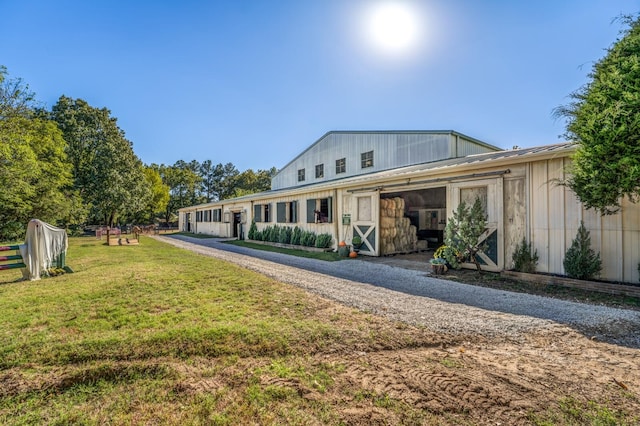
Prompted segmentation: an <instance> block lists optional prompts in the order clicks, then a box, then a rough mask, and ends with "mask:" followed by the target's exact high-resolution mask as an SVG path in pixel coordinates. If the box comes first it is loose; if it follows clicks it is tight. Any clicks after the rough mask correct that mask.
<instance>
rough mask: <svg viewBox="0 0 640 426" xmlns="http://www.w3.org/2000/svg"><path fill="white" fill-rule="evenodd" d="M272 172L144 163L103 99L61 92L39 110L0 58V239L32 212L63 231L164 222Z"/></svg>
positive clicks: (19, 230)
mask: <svg viewBox="0 0 640 426" xmlns="http://www.w3.org/2000/svg"><path fill="white" fill-rule="evenodd" d="M276 171H277V170H276V168H275V167H273V168H271V169H269V170H257V171H254V170H252V169H248V170H245V171H243V172H240V171H239V170H238V169H237V168H236V167H235V166H234V165H233V164H232V163H227V164H222V163H220V164H214V163H213V162H212V161H211V160H205V161H203V162H202V163H200V162H198V161H197V160H192V161H190V162H186V161H183V160H179V161H176V162H175V163H174V164H173V165H164V164H159V165H158V164H150V165H146V164H144V163H143V162H142V161H141V160H140V158H138V156H137V155H136V154H135V152H134V150H133V143H132V142H131V141H129V140H128V139H127V138H126V137H125V132H124V131H123V130H122V129H120V127H119V126H118V123H117V119H116V118H115V117H113V116H112V115H111V111H109V110H108V109H107V108H97V107H94V106H91V105H89V104H88V103H87V102H86V101H84V100H82V99H73V98H69V97H67V96H64V95H63V96H60V98H59V99H58V101H57V102H56V104H55V105H54V106H53V107H52V108H51V109H50V110H48V109H46V108H44V107H43V106H42V103H41V102H39V101H38V100H37V99H36V96H35V94H34V93H33V92H31V91H30V89H29V86H28V85H27V84H26V83H24V81H23V80H22V79H20V78H11V77H10V76H9V73H8V71H7V69H6V67H4V66H0V241H10V240H19V239H21V238H23V237H24V233H25V230H26V225H27V223H28V222H29V220H30V219H33V218H38V219H41V220H44V221H46V222H49V223H52V224H56V225H58V226H61V227H65V228H67V229H69V230H82V228H83V227H84V226H85V225H86V224H96V225H108V226H114V225H115V224H118V223H120V224H125V223H139V224H142V223H153V222H155V223H158V222H164V223H167V224H168V223H171V222H175V221H176V220H177V217H176V213H177V210H178V209H179V208H181V207H185V206H189V205H194V204H200V203H205V202H212V201H218V200H224V199H227V198H233V197H238V196H242V195H246V194H250V193H255V192H261V191H266V190H268V189H270V187H271V177H272V176H273V175H274V174H275V173H276Z"/></svg>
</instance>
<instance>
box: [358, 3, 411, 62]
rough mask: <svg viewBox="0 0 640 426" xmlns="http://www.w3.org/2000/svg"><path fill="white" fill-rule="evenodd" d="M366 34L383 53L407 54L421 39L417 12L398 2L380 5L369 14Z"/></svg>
mask: <svg viewBox="0 0 640 426" xmlns="http://www.w3.org/2000/svg"><path fill="white" fill-rule="evenodd" d="M366 32H367V37H368V39H370V40H371V42H372V43H373V44H374V45H375V47H376V48H377V49H378V50H380V51H382V52H383V53H387V54H402V53H406V52H407V51H410V50H411V49H412V48H414V47H415V45H416V44H417V42H418V39H419V35H420V34H419V33H420V31H419V23H418V14H417V11H416V10H414V9H413V8H411V7H410V6H409V5H408V4H406V3H402V2H398V1H387V2H384V3H378V4H376V5H374V6H373V7H372V8H371V9H370V11H369V13H368V16H367V19H366Z"/></svg>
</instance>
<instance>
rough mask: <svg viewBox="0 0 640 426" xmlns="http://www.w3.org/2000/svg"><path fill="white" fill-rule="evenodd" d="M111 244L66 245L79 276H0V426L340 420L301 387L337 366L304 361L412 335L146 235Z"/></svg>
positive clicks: (320, 388) (311, 386) (83, 241)
mask: <svg viewBox="0 0 640 426" xmlns="http://www.w3.org/2000/svg"><path fill="white" fill-rule="evenodd" d="M103 243H104V242H103V241H97V240H95V239H94V238H72V239H70V248H69V252H68V257H67V264H68V265H70V266H71V267H72V268H73V269H74V270H75V273H73V274H65V275H62V276H58V277H55V278H46V279H42V280H39V281H33V282H29V281H27V282H15V281H14V280H15V279H17V278H19V277H20V276H21V275H20V273H19V272H16V271H6V272H4V273H3V274H2V275H0V324H1V327H0V424H42V423H48V424H70V423H73V424H98V423H111V424H130V423H147V422H151V423H162V424H176V425H177V424H198V423H200V424H249V423H253V422H257V423H270V422H275V423H280V422H286V423H298V424H305V423H308V422H309V421H310V419H315V420H314V421H317V420H321V421H322V422H328V423H333V422H335V421H336V419H337V417H336V413H335V412H334V410H333V409H332V408H331V407H330V406H327V405H325V404H322V403H320V402H317V401H314V400H313V399H307V398H304V397H303V392H302V391H300V389H305V391H308V392H312V393H318V392H325V391H326V390H327V388H329V387H331V385H332V375H333V374H334V373H335V372H336V371H339V370H340V369H341V368H342V367H341V366H340V365H336V364H325V363H322V362H310V361H308V359H307V357H308V356H310V355H311V354H313V353H316V352H318V351H328V352H336V351H341V350H343V349H344V348H346V347H348V346H350V345H355V346H358V345H360V347H362V348H363V349H368V348H370V347H375V346H379V345H391V346H393V345H394V344H397V345H403V344H404V343H403V342H402V341H403V339H407V342H405V343H407V344H408V343H409V342H413V341H414V339H415V336H412V335H409V334H408V335H407V336H404V337H403V336H397V335H395V333H393V329H392V328H389V329H387V331H384V330H383V329H380V330H377V331H374V330H372V329H371V324H372V323H375V322H378V321H379V320H378V319H376V318H373V317H372V316H370V315H367V314H364V313H358V312H353V311H352V310H350V309H347V308H344V309H340V308H339V307H337V306H333V305H332V304H328V303H327V302H325V301H320V300H318V299H314V298H311V297H310V296H308V295H306V294H305V293H304V292H302V291H300V290H297V289H292V288H290V287H288V286H285V285H282V284H279V283H277V282H275V281H273V280H270V279H268V278H265V277H263V276H260V275H258V274H256V273H253V272H249V271H246V270H243V269H241V268H239V267H237V266H233V265H230V264H227V263H223V262H220V261H217V260H215V259H211V258H207V257H203V256H197V255H194V254H192V253H190V252H186V251H181V250H179V249H176V248H173V247H171V246H168V245H165V244H163V243H160V242H157V241H156V240H153V239H151V238H144V237H143V238H142V241H141V244H140V245H139V246H116V247H108V246H105V245H103ZM12 281H14V282H12ZM343 314H347V315H348V317H349V323H348V324H340V320H341V317H342V316H343ZM423 337H425V338H426V337H429V336H423ZM396 340H397V341H396ZM265 377H272V379H270V380H271V381H269V380H267V382H266V383H265V382H264V380H265ZM279 380H282V381H286V380H290V381H293V382H295V383H298V384H297V385H296V387H293V388H291V387H286V386H280V385H279Z"/></svg>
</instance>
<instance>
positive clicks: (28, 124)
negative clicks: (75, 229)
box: [0, 67, 81, 241]
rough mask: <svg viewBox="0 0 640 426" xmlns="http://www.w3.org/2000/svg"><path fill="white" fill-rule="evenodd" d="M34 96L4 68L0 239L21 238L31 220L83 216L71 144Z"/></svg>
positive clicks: (0, 79) (0, 74)
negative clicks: (39, 109)
mask: <svg viewBox="0 0 640 426" xmlns="http://www.w3.org/2000/svg"><path fill="white" fill-rule="evenodd" d="M34 99H35V96H34V95H33V93H31V92H30V91H29V88H28V86H27V85H26V84H24V83H23V82H22V80H20V79H8V78H7V72H6V68H4V67H0V241H2V240H16V239H20V238H22V237H23V235H24V231H25V229H26V225H27V223H28V222H29V220H30V219H34V218H38V219H41V220H44V221H46V222H50V223H54V224H63V225H66V224H69V223H70V222H71V221H72V220H73V219H81V214H79V213H81V209H78V204H79V203H78V197H77V194H76V193H75V192H74V191H73V190H72V189H71V183H72V180H71V165H70V163H69V162H68V160H67V156H66V154H65V147H66V143H65V141H64V139H63V138H62V133H61V132H60V130H59V129H58V128H57V126H56V123H54V122H52V121H49V120H48V119H46V117H44V116H43V114H38V112H37V104H36V103H35V101H34Z"/></svg>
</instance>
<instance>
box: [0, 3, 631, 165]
mask: <svg viewBox="0 0 640 426" xmlns="http://www.w3.org/2000/svg"><path fill="white" fill-rule="evenodd" d="M380 3H385V1H377V0H270V1H267V0H261V1H258V0H228V1H193V0H182V1H162V0H157V1H141V0H140V1H136V0H128V1H120V0H110V1H100V2H98V1H86V0H85V1H70V0H67V1H65V0H61V1H47V0H40V1H35V0H34V1H32V0H0V16H2V17H3V18H2V25H0V40H1V42H0V64H1V65H5V66H6V67H7V68H8V71H9V74H10V76H12V77H20V78H22V79H23V80H24V81H25V83H27V84H29V86H30V88H31V89H32V90H33V91H34V92H36V95H37V97H38V99H39V100H41V101H42V102H44V103H45V105H46V106H47V107H49V108H50V107H51V106H53V105H54V104H55V102H56V101H57V99H58V98H59V97H60V96H61V95H66V96H69V97H73V98H81V99H84V100H86V101H87V102H89V103H90V104H91V105H92V106H95V107H106V108H108V109H110V110H111V113H112V115H113V116H114V117H116V118H117V119H118V124H119V126H120V127H121V128H122V129H123V130H124V131H125V133H126V136H127V138H128V139H129V140H131V141H132V142H133V147H134V151H135V152H136V154H137V155H138V156H139V157H140V158H141V159H142V161H143V162H145V163H146V164H151V163H163V164H167V165H169V164H173V163H175V162H176V161H177V160H179V159H183V160H186V161H190V160H192V159H196V160H198V161H203V160H206V159H210V160H212V161H213V162H214V163H227V162H231V163H233V164H234V165H236V167H237V168H238V169H240V170H245V169H248V168H252V169H254V170H257V169H268V168H270V167H273V166H275V167H277V168H280V167H282V166H284V165H285V164H286V163H287V162H288V161H289V160H291V159H292V158H293V157H295V156H296V155H298V154H299V153H300V152H302V151H303V150H304V149H305V148H306V147H307V146H309V145H310V144H312V143H313V142H315V141H316V140H317V139H318V138H320V137H321V136H322V135H323V134H325V133H326V132H327V131H330V130H450V129H452V130H457V131H459V132H461V133H464V134H467V135H469V136H472V137H475V138H477V139H480V140H483V141H485V142H488V143H491V144H494V145H497V146H499V147H502V148H511V147H512V146H514V145H518V146H521V147H528V146H536V145H545V144H550V143H556V142H559V141H561V140H562V139H561V137H560V136H561V135H562V133H563V132H564V123H563V122H562V121H560V120H556V119H554V117H553V116H552V112H553V109H554V108H555V107H557V106H559V105H562V104H566V103H567V102H568V98H567V96H568V95H569V94H570V93H571V92H572V91H574V90H576V89H578V88H579V87H580V86H582V85H583V84H584V83H585V82H587V76H588V73H589V72H590V70H591V66H592V64H593V62H594V61H597V60H598V59H600V58H601V57H603V56H604V55H605V53H606V48H608V47H609V46H610V45H611V44H612V43H613V42H615V40H616V39H617V37H618V35H619V30H620V29H621V24H620V23H619V22H613V20H614V18H616V17H618V16H619V15H621V14H634V13H637V12H638V11H640V1H637V0H636V1H630V0H539V1H517V0H514V1H498V0H486V1H482V0H413V1H412V0H406V1H402V0H396V1H395V2H394V3H401V4H403V5H405V6H406V7H408V9H407V10H409V11H410V13H411V16H412V18H413V19H414V21H413V25H415V28H416V37H415V40H413V44H412V45H411V47H410V48H407V49H406V50H403V51H399V50H398V51H383V50H381V48H380V47H376V42H375V40H374V37H373V36H372V35H371V34H370V33H369V32H367V31H365V30H364V29H363V27H365V25H366V22H368V19H369V18H368V17H369V16H370V13H371V10H372V7H374V6H376V5H378V4H380ZM389 37H390V36H389Z"/></svg>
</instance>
